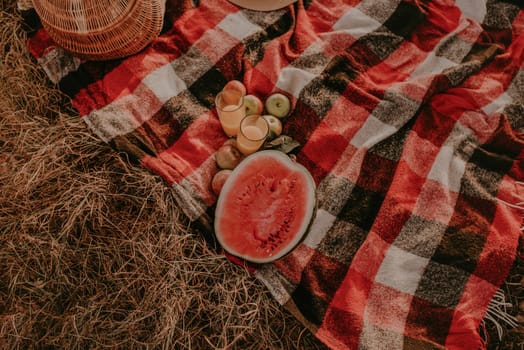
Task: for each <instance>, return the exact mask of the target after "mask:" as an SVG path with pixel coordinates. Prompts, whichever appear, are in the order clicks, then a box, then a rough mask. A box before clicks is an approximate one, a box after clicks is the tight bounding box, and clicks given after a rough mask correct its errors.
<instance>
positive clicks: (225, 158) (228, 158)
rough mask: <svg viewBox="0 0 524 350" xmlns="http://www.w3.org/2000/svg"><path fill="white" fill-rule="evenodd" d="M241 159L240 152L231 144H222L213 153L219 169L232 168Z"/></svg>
mask: <svg viewBox="0 0 524 350" xmlns="http://www.w3.org/2000/svg"><path fill="white" fill-rule="evenodd" d="M242 159H243V156H242V153H240V151H239V150H238V148H236V147H235V146H234V145H232V144H224V145H222V146H221V147H220V148H219V149H218V150H217V152H216V153H215V161H216V163H217V166H218V167H219V168H220V169H234V168H235V167H236V166H237V165H238V164H239V163H240V162H241V161H242Z"/></svg>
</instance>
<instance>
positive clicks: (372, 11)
mask: <svg viewBox="0 0 524 350" xmlns="http://www.w3.org/2000/svg"><path fill="white" fill-rule="evenodd" d="M399 3H401V1H400V0H389V1H374V0H364V1H362V2H360V3H359V4H358V6H357V8H358V9H359V10H360V11H361V12H362V13H364V14H366V15H367V16H369V17H371V18H373V19H374V20H375V21H377V22H379V23H384V22H385V21H386V20H387V19H388V18H390V17H391V16H393V14H394V13H395V11H396V9H397V8H398V6H399Z"/></svg>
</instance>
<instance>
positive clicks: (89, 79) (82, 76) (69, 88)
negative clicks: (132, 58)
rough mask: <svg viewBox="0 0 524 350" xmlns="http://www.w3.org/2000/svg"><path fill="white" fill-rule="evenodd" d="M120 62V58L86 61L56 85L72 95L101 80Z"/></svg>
mask: <svg viewBox="0 0 524 350" xmlns="http://www.w3.org/2000/svg"><path fill="white" fill-rule="evenodd" d="M120 63H121V60H108V61H86V62H84V63H82V64H80V66H79V67H78V69H77V70H75V71H72V72H69V73H68V74H67V75H66V76H64V77H63V78H62V79H61V80H60V81H59V83H58V86H59V88H60V90H61V91H63V92H64V93H66V94H67V95H68V96H69V97H74V96H76V95H77V94H78V93H79V92H80V90H82V89H85V88H86V86H89V85H90V84H92V83H95V82H97V81H99V80H101V79H102V78H103V77H104V76H105V75H106V74H108V73H109V72H111V71H112V70H113V69H114V68H116V67H117V66H118V65H119V64H120Z"/></svg>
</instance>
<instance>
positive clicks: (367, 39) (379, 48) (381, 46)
mask: <svg viewBox="0 0 524 350" xmlns="http://www.w3.org/2000/svg"><path fill="white" fill-rule="evenodd" d="M403 41H404V38H403V37H402V36H400V35H397V34H395V33H393V32H392V31H390V30H389V29H388V28H387V27H385V26H381V27H380V28H378V29H377V30H375V31H373V32H371V33H368V34H366V35H364V36H362V37H360V38H359V39H358V40H357V42H358V43H359V44H362V45H365V46H367V47H368V48H369V49H370V50H371V51H373V53H374V54H375V56H376V57H377V58H378V59H379V60H385V59H386V58H387V57H389V55H391V54H392V53H393V52H395V50H397V49H398V48H399V46H400V45H401V44H402V42H403Z"/></svg>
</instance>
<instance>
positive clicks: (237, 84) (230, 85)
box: [222, 80, 247, 96]
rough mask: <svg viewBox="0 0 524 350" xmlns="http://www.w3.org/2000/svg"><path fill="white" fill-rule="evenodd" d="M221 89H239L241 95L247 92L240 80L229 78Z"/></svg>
mask: <svg viewBox="0 0 524 350" xmlns="http://www.w3.org/2000/svg"><path fill="white" fill-rule="evenodd" d="M222 90H236V91H240V93H241V94H242V96H245V95H246V94H247V89H246V86H245V85H244V84H243V83H242V82H241V81H240V80H230V81H228V82H227V83H226V85H224V88H223V89H222Z"/></svg>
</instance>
